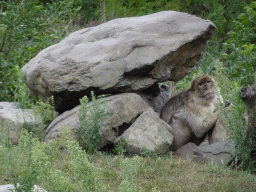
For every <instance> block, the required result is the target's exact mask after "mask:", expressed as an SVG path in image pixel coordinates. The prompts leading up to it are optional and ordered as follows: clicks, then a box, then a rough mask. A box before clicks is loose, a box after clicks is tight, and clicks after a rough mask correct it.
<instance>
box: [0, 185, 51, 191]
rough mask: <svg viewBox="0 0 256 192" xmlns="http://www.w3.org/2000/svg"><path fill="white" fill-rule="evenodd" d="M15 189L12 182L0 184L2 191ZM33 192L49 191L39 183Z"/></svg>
mask: <svg viewBox="0 0 256 192" xmlns="http://www.w3.org/2000/svg"><path fill="white" fill-rule="evenodd" d="M14 190H15V187H14V185H12V184H8V185H1V186H0V192H10V191H14ZM31 192H47V191H46V190H44V189H42V188H41V187H39V186H37V185H34V187H33V189H32V191H31Z"/></svg>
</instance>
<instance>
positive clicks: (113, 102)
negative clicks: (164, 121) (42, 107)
mask: <svg viewBox="0 0 256 192" xmlns="http://www.w3.org/2000/svg"><path fill="white" fill-rule="evenodd" d="M104 99H106V100H107V105H108V107H109V113H108V115H107V118H106V120H105V122H104V126H103V127H101V133H102V134H103V141H104V142H103V143H102V144H101V145H102V146H99V148H100V147H104V146H106V145H107V144H110V143H114V141H115V140H116V138H117V137H119V136H120V135H121V134H122V133H123V132H124V131H125V130H126V129H127V128H128V127H129V126H130V125H131V124H132V123H133V122H134V121H135V119H136V118H138V116H139V115H140V114H141V113H143V111H145V110H147V109H148V108H150V106H149V105H148V104H147V103H146V102H145V101H144V100H143V99H142V98H141V97H140V96H139V95H137V94H135V93H123V94H119V95H114V96H109V97H105V98H104ZM78 110H79V106H77V107H75V108H74V109H72V110H70V111H66V112H64V113H63V114H61V115H59V116H58V117H57V118H56V119H54V120H53V121H52V123H51V124H50V125H49V127H48V128H47V130H46V137H45V141H48V140H51V139H54V138H56V137H59V136H60V133H61V129H62V127H63V125H66V126H67V127H68V128H69V129H70V130H71V131H75V130H76V128H77V127H78V126H79V125H80V121H79V118H78V115H77V112H78ZM73 136H74V137H75V135H74V134H73Z"/></svg>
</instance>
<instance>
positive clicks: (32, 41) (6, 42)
mask: <svg viewBox="0 0 256 192" xmlns="http://www.w3.org/2000/svg"><path fill="white" fill-rule="evenodd" d="M0 7H1V9H0V101H1V100H4V101H13V100H14V95H16V94H17V93H18V90H19V87H18V85H19V82H18V81H19V80H17V77H18V76H17V70H16V68H17V67H19V68H21V67H23V66H24V65H25V64H26V63H27V62H28V61H29V60H30V59H32V58H33V57H34V56H35V55H36V54H37V53H38V52H39V51H40V50H42V49H44V48H46V47H48V46H50V45H52V44H53V43H56V42H58V41H59V40H60V39H62V38H63V37H64V36H65V35H67V33H68V30H67V29H68V28H69V27H70V23H71V21H72V19H73V18H74V17H75V15H76V13H77V11H78V10H79V8H73V1H71V0H59V1H56V2H53V3H51V4H49V3H48V4H46V5H43V4H41V3H40V1H38V0H23V1H18V0H7V1H1V2H0Z"/></svg>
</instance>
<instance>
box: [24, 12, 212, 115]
mask: <svg viewBox="0 0 256 192" xmlns="http://www.w3.org/2000/svg"><path fill="white" fill-rule="evenodd" d="M215 30H216V27H215V25H214V24H213V23H212V22H211V21H209V20H204V19H202V18H199V17H197V16H195V15H190V14H187V13H182V12H177V11H162V12H158V13H154V14H150V15H145V16H140V17H128V18H119V19H114V20H111V21H108V22H106V23H103V24H101V25H98V26H96V27H90V28H85V29H81V30H79V31H76V32H74V33H71V34H70V35H69V36H67V37H66V38H64V39H63V40H62V41H60V42H59V43H57V44H55V45H52V46H50V47H48V48H46V49H44V50H42V51H41V52H40V53H38V55H37V56H36V57H34V58H33V59H31V60H30V61H29V62H28V63H27V64H26V65H25V66H24V67H23V68H22V70H23V72H24V74H25V76H26V81H27V84H28V86H29V88H30V90H31V91H32V94H38V95H39V96H40V97H41V98H42V99H43V100H44V101H46V99H47V98H49V97H50V96H52V95H53V96H54V100H55V106H56V110H57V111H58V112H60V113H63V112H64V111H66V110H70V109H72V108H74V107H75V106H77V105H79V98H81V97H83V96H84V95H87V96H89V95H90V92H91V91H92V90H94V91H95V94H96V95H100V94H115V93H124V92H140V91H143V90H145V89H146V88H148V87H150V86H152V85H153V84H155V83H157V82H164V81H167V80H171V81H177V80H180V79H182V78H183V77H185V76H186V75H188V74H189V73H191V72H192V71H193V69H194V66H195V64H196V62H197V61H198V60H199V59H200V58H201V55H202V54H201V53H202V52H203V51H204V49H205V47H206V45H207V41H208V40H209V39H210V38H211V37H212V35H213V33H214V32H215Z"/></svg>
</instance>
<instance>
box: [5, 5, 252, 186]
mask: <svg viewBox="0 0 256 192" xmlns="http://www.w3.org/2000/svg"><path fill="white" fill-rule="evenodd" d="M105 7H106V9H105V12H106V18H107V21H108V20H111V19H115V18H120V17H130V16H141V15H146V14H151V13H155V12H158V11H164V10H175V11H181V12H186V13H190V14H194V15H197V16H198V17H201V18H204V19H209V20H211V21H213V22H214V23H215V25H216V26H217V31H216V33H215V35H214V36H213V38H212V39H211V40H210V41H209V46H208V47H207V49H206V51H205V53H204V56H203V58H202V59H201V60H200V62H199V63H198V65H197V68H196V69H195V70H194V72H193V73H192V74H190V75H189V76H187V77H185V78H183V79H182V80H181V81H179V82H177V83H176V84H175V87H176V89H177V90H181V89H183V88H185V87H187V86H189V84H190V81H191V80H192V79H194V77H195V76H197V75H199V74H202V73H208V74H211V75H214V76H215V77H216V80H217V82H218V86H219V87H220V90H221V94H222V96H223V98H224V100H230V101H231V102H232V103H233V108H232V109H231V112H230V113H231V117H228V116H227V115H225V114H227V112H226V111H225V110H222V112H221V113H222V114H223V115H222V116H221V117H223V118H225V120H226V122H227V124H226V127H227V129H229V131H230V133H231V139H232V140H233V141H234V143H235V145H236V147H235V152H234V155H235V157H236V162H240V164H239V169H240V170H243V171H246V172H243V171H238V172H237V171H232V170H228V169H226V168H220V167H216V166H215V165H201V164H195V163H194V162H190V161H189V160H188V161H180V160H179V159H175V158H170V157H158V156H155V155H152V154H150V155H149V156H148V157H147V158H139V157H136V158H125V157H124V156H123V155H122V154H123V149H120V151H121V155H118V156H115V157H112V156H109V155H106V154H104V153H93V154H89V153H88V154H87V153H86V152H85V151H84V150H82V148H80V147H79V146H78V145H77V143H76V142H75V141H73V140H70V139H69V137H68V136H67V135H68V134H69V133H68V131H66V132H64V133H63V137H62V138H61V139H60V140H61V141H58V142H57V141H52V143H48V144H45V143H42V142H40V138H39V140H38V139H37V138H36V137H34V136H35V134H32V133H31V132H30V133H28V132H27V131H25V130H24V132H23V136H22V137H21V140H20V144H19V145H18V146H12V145H11V144H10V142H9V141H8V139H7V138H6V135H5V134H3V133H0V183H1V184H5V183H10V182H12V183H14V184H15V185H17V183H20V184H21V187H20V189H19V190H20V191H22V190H25V191H29V189H30V188H31V186H32V184H36V183H38V184H39V185H40V186H42V187H44V188H45V189H47V190H48V191H157V190H159V191H170V187H171V188H172V189H173V191H188V190H190V191H193V190H194V191H250V190H251V191H255V189H256V185H255V183H256V178H255V176H254V175H250V174H249V173H255V167H253V162H252V160H251V159H250V155H249V152H250V151H251V150H252V149H255V146H252V145H251V143H250V142H249V143H248V141H245V132H246V123H245V119H244V112H245V105H244V103H243V102H242V100H241V99H240V89H241V87H243V86H250V85H251V84H252V83H253V82H254V80H255V74H256V53H255V52H256V44H255V43H256V2H255V1H251V0H214V1H213V0H140V1H137V0H105ZM100 19H101V17H100V0H41V1H39V0H4V1H1V2H0V101H10V102H13V101H16V102H19V103H20V107H21V108H36V109H38V110H39V111H40V109H41V111H42V110H49V111H51V110H53V108H52V107H51V105H49V104H43V103H42V102H41V101H40V99H39V98H37V97H34V98H30V97H29V89H28V87H27V85H26V82H25V79H24V77H23V75H22V72H21V70H20V69H21V68H22V67H23V66H24V65H25V64H26V63H27V62H28V61H29V60H30V59H32V58H33V57H34V56H36V54H37V53H38V52H39V51H41V50H43V49H44V48H46V47H48V46H50V45H52V44H54V43H58V42H59V41H60V40H61V39H62V38H64V37H66V36H67V35H68V34H69V33H71V32H73V31H76V30H78V29H81V28H84V27H87V26H92V25H95V24H99V23H100ZM47 118H48V119H52V118H53V116H52V115H51V117H45V121H47ZM6 126H7V127H8V125H6ZM65 138H66V139H65ZM117 153H118V154H119V152H118V151H117ZM128 167H133V168H132V169H129V168H128ZM185 167H186V169H185ZM188 171H189V173H188ZM100 177H101V178H100ZM135 178H136V179H135ZM89 181H90V182H89ZM136 181H137V182H136ZM119 183H121V184H120V185H119ZM136 183H137V184H136ZM170 183H171V184H172V185H170ZM19 190H18V191H19ZM171 191H172V190H171Z"/></svg>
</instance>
